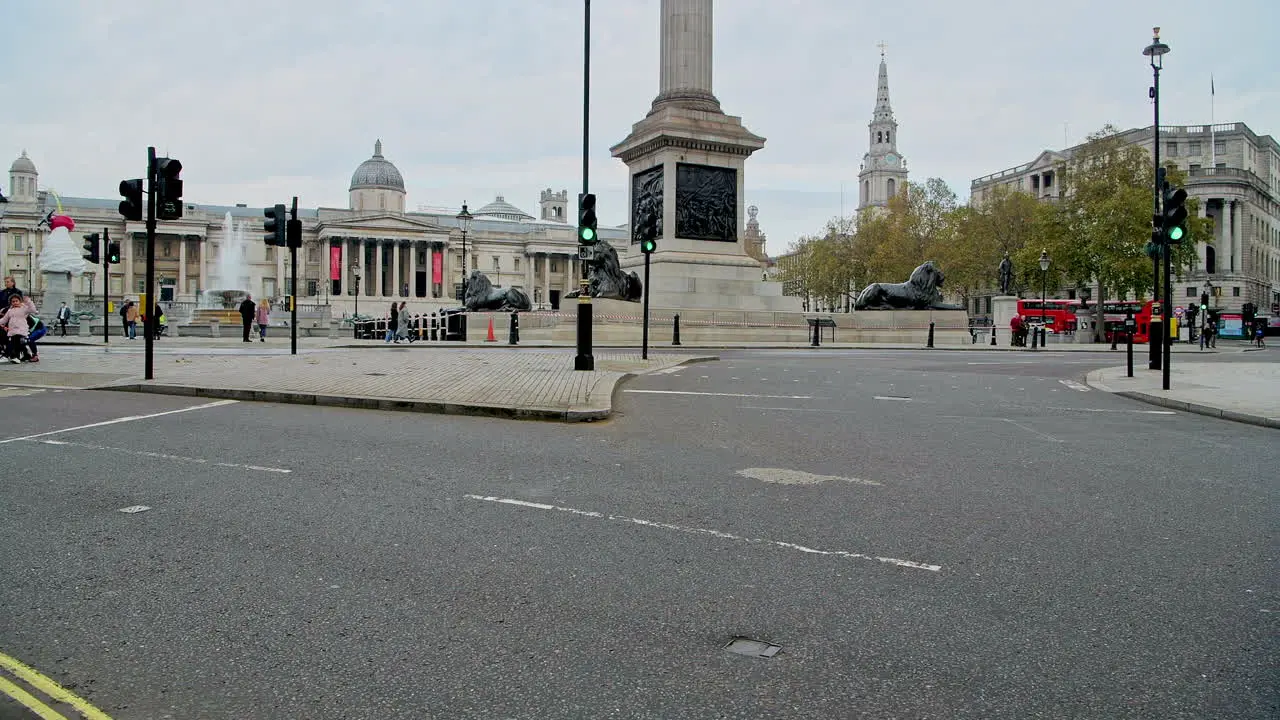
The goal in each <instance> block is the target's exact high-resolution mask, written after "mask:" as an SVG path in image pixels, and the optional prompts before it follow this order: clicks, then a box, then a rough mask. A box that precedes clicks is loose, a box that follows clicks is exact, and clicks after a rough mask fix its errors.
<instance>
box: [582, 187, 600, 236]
mask: <svg viewBox="0 0 1280 720" xmlns="http://www.w3.org/2000/svg"><path fill="white" fill-rule="evenodd" d="M599 239H600V236H599V234H598V228H597V221H596V196H595V195H593V194H592V193H583V194H581V195H579V196H578V243H579V244H582V245H595V244H596V241H598V240H599Z"/></svg>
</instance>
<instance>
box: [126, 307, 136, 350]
mask: <svg viewBox="0 0 1280 720" xmlns="http://www.w3.org/2000/svg"><path fill="white" fill-rule="evenodd" d="M124 332H125V337H127V338H129V339H130V340H137V339H138V306H137V304H135V303H134V302H133V301H132V300H130V301H129V302H127V303H125V305H124Z"/></svg>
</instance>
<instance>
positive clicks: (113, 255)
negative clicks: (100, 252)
mask: <svg viewBox="0 0 1280 720" xmlns="http://www.w3.org/2000/svg"><path fill="white" fill-rule="evenodd" d="M107 263H108V264H110V265H119V264H120V243H119V242H117V241H115V240H112V241H111V242H109V243H107Z"/></svg>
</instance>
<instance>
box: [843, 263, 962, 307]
mask: <svg viewBox="0 0 1280 720" xmlns="http://www.w3.org/2000/svg"><path fill="white" fill-rule="evenodd" d="M945 279H946V277H945V276H944V275H943V274H942V271H941V270H939V269H938V268H937V266H936V265H934V264H933V261H932V260H929V261H926V262H925V263H924V264H923V265H921V266H920V267H918V268H916V269H915V270H912V271H911V277H910V278H909V279H908V280H907V281H906V282H904V283H871V284H870V285H868V286H867V287H866V288H864V289H863V291H862V292H861V293H859V294H858V299H857V300H856V301H854V304H853V309H854V310H963V309H964V308H962V307H960V306H959V305H947V304H946V303H943V302H942V292H941V291H940V290H939V288H941V287H942V284H943V282H944V281H945Z"/></svg>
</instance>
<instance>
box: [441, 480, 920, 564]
mask: <svg viewBox="0 0 1280 720" xmlns="http://www.w3.org/2000/svg"><path fill="white" fill-rule="evenodd" d="M463 497H465V498H467V499H469V500H481V501H484V502H491V503H501V504H503V505H517V506H519V507H527V508H533V509H535V510H554V511H556V512H562V513H568V514H570V515H579V516H582V517H590V518H599V519H601V520H614V521H616V522H624V523H632V524H635V525H644V526H645V527H651V528H658V529H661V530H674V531H676V532H683V533H692V534H694V535H711V536H713V537H718V538H721V539H724V540H737V541H738V542H745V543H751V544H760V545H773V546H774V547H780V548H786V549H788V550H799V551H800V552H803V553H809V554H812V555H831V556H835V557H843V558H849V559H855V560H874V561H876V562H881V563H886V564H888V565H897V566H898V567H905V568H913V569H916V570H929V571H930V572H938V571H939V570H941V569H942V566H941V565H931V564H928V563H922V562H916V561H914V560H901V559H899V558H891V557H883V556H878V555H866V554H864V553H856V552H849V551H847V550H818V549H816V548H811V547H805V546H804V545H797V544H796V543H789V542H784V541H782V540H767V539H763V538H749V537H743V536H741V535H734V534H732V533H727V532H723V531H721V530H711V529H708V528H698V527H686V526H683V525H672V524H671V523H664V522H655V521H653V520H642V519H640V518H633V517H626V516H623V515H609V514H606V513H600V512H594V511H592V510H578V509H576V508H569V507H561V506H559V505H549V504H547V503H537V502H529V501H528V500H514V499H512V498H502V497H495V496H492V495H463Z"/></svg>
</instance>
